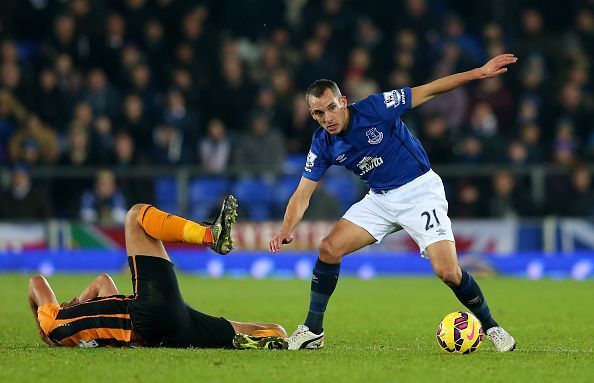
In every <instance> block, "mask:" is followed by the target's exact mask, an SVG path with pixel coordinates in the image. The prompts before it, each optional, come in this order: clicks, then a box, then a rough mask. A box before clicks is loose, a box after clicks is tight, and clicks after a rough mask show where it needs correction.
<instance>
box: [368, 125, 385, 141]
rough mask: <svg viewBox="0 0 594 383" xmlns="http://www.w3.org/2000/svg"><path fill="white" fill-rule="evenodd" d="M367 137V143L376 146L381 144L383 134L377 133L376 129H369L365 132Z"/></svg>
mask: <svg viewBox="0 0 594 383" xmlns="http://www.w3.org/2000/svg"><path fill="white" fill-rule="evenodd" d="M365 135H366V136H367V142H369V143H370V144H371V145H376V144H379V143H380V142H382V138H384V133H382V132H378V131H377V128H371V129H369V130H368V131H367V132H365Z"/></svg>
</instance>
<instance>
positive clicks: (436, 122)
mask: <svg viewBox="0 0 594 383" xmlns="http://www.w3.org/2000/svg"><path fill="white" fill-rule="evenodd" d="M421 137H422V138H421V142H422V143H423V146H424V147H425V150H426V151H427V155H428V156H429V159H430V160H431V162H432V163H436V164H444V163H448V162H450V161H451V160H452V157H453V153H452V145H451V142H452V138H451V136H450V135H449V134H448V128H447V126H446V119H445V118H444V117H443V116H441V115H433V116H430V117H429V118H427V119H426V120H425V121H424V123H423V126H422V130H421Z"/></svg>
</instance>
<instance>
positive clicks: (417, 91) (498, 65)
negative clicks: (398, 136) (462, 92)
mask: <svg viewBox="0 0 594 383" xmlns="http://www.w3.org/2000/svg"><path fill="white" fill-rule="evenodd" d="M516 61H518V58H517V57H515V56H514V55H513V54H511V53H506V54H502V55H499V56H496V57H494V58H492V59H491V60H489V62H487V63H486V64H485V65H483V66H482V67H480V68H475V69H473V70H469V71H468V72H462V73H456V74H453V75H451V76H446V77H442V78H440V79H437V80H435V81H432V82H430V83H428V84H425V85H421V86H416V87H414V88H412V89H411V92H412V107H413V108H415V107H417V106H419V105H422V104H424V103H425V102H427V101H429V100H431V99H432V98H433V97H435V96H437V95H438V94H442V93H445V92H449V91H450V90H453V89H456V88H458V87H460V86H462V85H465V84H468V83H469V82H471V81H475V80H480V79H483V78H489V77H495V76H499V75H500V74H502V73H505V72H507V68H506V66H507V65H510V64H513V63H515V62H516Z"/></svg>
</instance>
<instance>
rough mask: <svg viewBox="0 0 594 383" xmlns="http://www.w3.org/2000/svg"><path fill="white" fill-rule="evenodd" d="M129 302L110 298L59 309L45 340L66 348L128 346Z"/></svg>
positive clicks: (129, 335)
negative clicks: (47, 338)
mask: <svg viewBox="0 0 594 383" xmlns="http://www.w3.org/2000/svg"><path fill="white" fill-rule="evenodd" d="M132 299H133V296H126V295H113V296H108V297H101V298H95V299H91V300H89V301H86V302H83V303H80V304H77V305H74V306H71V307H67V308H65V309H60V310H59V311H58V313H57V315H56V317H55V321H54V323H53V324H52V326H51V328H50V330H49V331H48V337H49V338H50V339H51V340H52V342H54V343H55V344H56V345H59V346H66V347H85V348H89V347H128V346H129V345H130V338H131V336H132V321H131V319H130V314H129V312H128V305H129V303H130V301H131V300H132Z"/></svg>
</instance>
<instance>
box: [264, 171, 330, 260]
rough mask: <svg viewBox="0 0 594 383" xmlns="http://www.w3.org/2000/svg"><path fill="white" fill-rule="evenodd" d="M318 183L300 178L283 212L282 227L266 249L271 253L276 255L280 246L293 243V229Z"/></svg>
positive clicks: (301, 216)
mask: <svg viewBox="0 0 594 383" xmlns="http://www.w3.org/2000/svg"><path fill="white" fill-rule="evenodd" d="M317 184H318V182H317V181H312V180H310V179H307V178H305V177H301V181H300V182H299V186H297V189H296V190H295V192H294V193H293V195H292V196H291V199H290V200H289V203H288V205H287V210H286V211H285V218H284V219H283V227H282V229H281V231H280V232H279V233H278V234H277V235H276V236H274V238H272V240H271V241H270V244H269V245H268V249H269V250H270V251H271V252H272V253H276V252H278V251H279V250H280V248H281V247H282V245H284V244H287V243H291V241H293V234H292V233H293V229H295V226H297V224H298V223H299V221H301V218H303V214H304V213H305V211H306V210H307V207H308V206H309V200H310V198H311V196H312V194H313V192H314V190H315V189H316V186H317Z"/></svg>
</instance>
